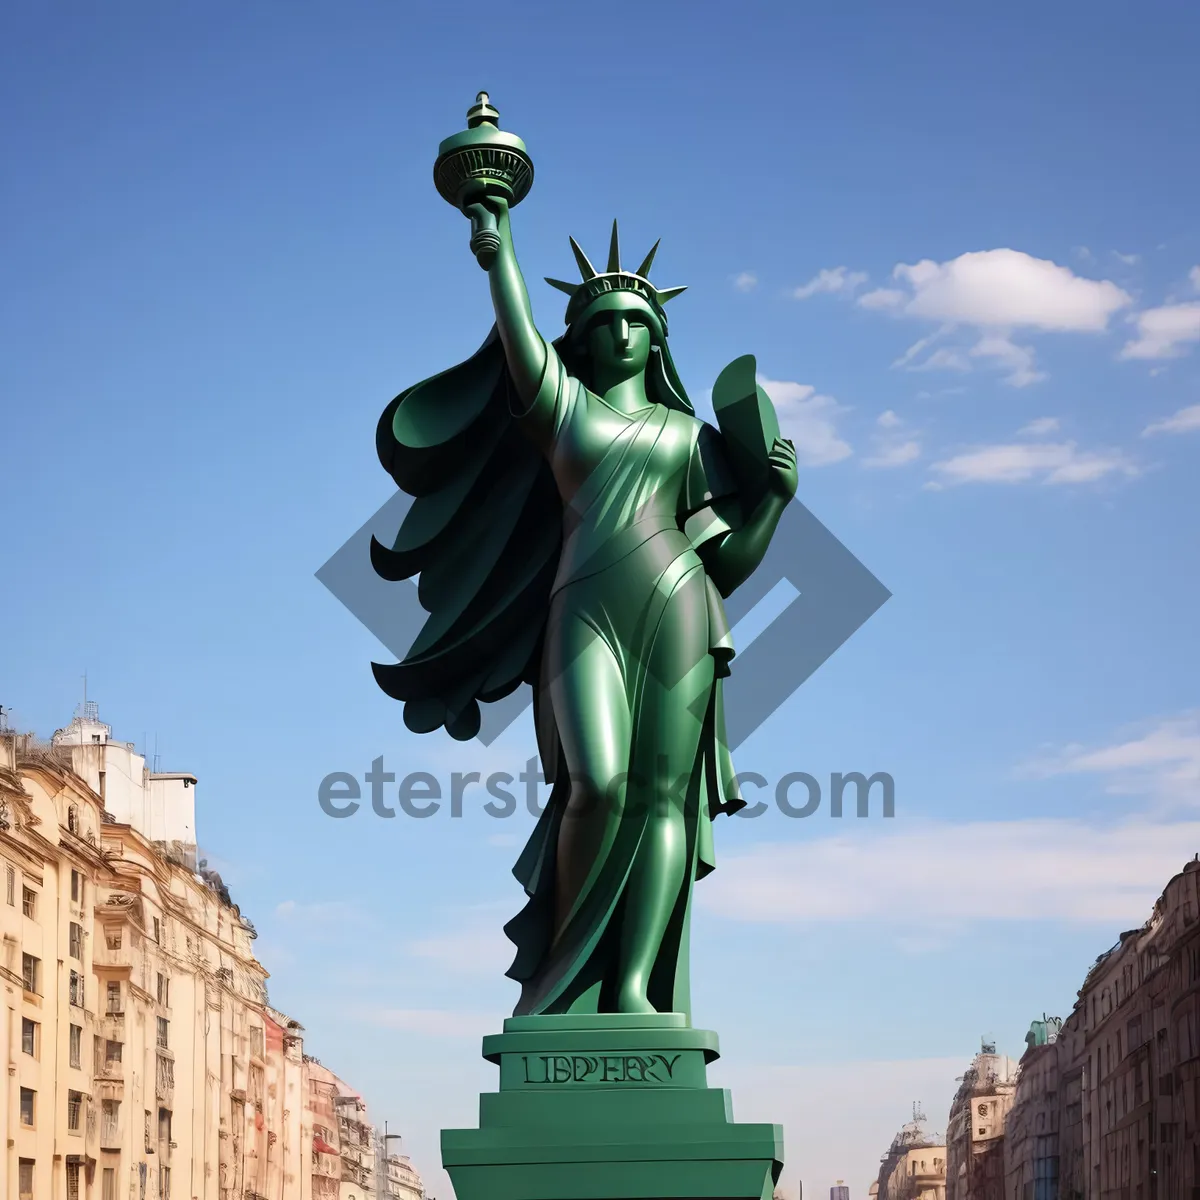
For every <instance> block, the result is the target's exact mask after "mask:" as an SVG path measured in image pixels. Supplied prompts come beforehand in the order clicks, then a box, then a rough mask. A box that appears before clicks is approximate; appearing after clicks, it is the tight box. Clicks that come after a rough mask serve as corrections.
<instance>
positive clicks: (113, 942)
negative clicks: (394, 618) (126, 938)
mask: <svg viewBox="0 0 1200 1200" xmlns="http://www.w3.org/2000/svg"><path fill="white" fill-rule="evenodd" d="M104 944H105V945H106V946H107V947H108V948H109V949H110V950H120V948H121V931H120V930H119V929H118V930H117V931H116V933H106V934H105V935H104Z"/></svg>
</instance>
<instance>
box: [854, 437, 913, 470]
mask: <svg viewBox="0 0 1200 1200" xmlns="http://www.w3.org/2000/svg"><path fill="white" fill-rule="evenodd" d="M920 457H921V443H920V442H918V441H915V440H913V439H910V440H908V441H906V442H893V443H891V444H890V445H886V446H880V447H879V449H877V450H876V451H875V452H874V453H873V454H870V455H868V456H867V457H866V458H864V459H863V460H862V461H863V466H864V467H903V466H906V465H907V464H908V463H910V462H916V460H917V459H918V458H920Z"/></svg>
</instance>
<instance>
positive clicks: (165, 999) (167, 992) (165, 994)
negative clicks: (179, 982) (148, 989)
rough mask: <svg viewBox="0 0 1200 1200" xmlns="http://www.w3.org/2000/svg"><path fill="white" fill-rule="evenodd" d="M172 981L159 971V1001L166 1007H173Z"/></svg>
mask: <svg viewBox="0 0 1200 1200" xmlns="http://www.w3.org/2000/svg"><path fill="white" fill-rule="evenodd" d="M170 996H171V981H170V980H169V979H168V978H167V977H166V976H165V975H164V974H163V973H162V972H161V971H159V972H158V1002H159V1004H161V1005H162V1006H163V1007H164V1008H170V1007H171V1000H170Z"/></svg>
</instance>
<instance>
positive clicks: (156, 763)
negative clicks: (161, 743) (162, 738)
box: [150, 733, 158, 775]
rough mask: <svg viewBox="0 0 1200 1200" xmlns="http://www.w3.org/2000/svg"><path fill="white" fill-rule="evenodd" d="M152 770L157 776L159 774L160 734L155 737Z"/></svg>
mask: <svg viewBox="0 0 1200 1200" xmlns="http://www.w3.org/2000/svg"><path fill="white" fill-rule="evenodd" d="M150 770H151V771H152V772H153V773H154V774H155V775H157V774H158V734H157V733H156V734H155V735H154V759H153V763H152V765H151V767H150Z"/></svg>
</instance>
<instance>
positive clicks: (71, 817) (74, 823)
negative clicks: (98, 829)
mask: <svg viewBox="0 0 1200 1200" xmlns="http://www.w3.org/2000/svg"><path fill="white" fill-rule="evenodd" d="M67 829H68V830H70V832H71V833H73V834H75V835H76V836H78V835H79V806H78V805H77V804H70V805H68V806H67Z"/></svg>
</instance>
